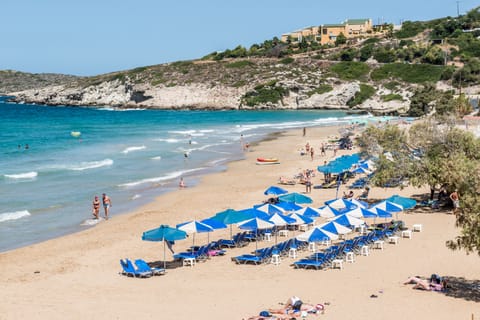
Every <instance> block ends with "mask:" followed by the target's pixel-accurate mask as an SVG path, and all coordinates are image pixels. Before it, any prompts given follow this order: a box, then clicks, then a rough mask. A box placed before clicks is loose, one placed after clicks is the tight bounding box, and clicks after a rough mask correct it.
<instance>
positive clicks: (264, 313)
mask: <svg viewBox="0 0 480 320" xmlns="http://www.w3.org/2000/svg"><path fill="white" fill-rule="evenodd" d="M259 316H260V317H270V316H271V314H270V312H268V311H262V312H260V314H259Z"/></svg>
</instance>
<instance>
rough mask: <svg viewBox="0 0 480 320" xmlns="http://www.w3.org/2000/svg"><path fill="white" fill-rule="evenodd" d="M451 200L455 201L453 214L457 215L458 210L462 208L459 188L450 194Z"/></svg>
mask: <svg viewBox="0 0 480 320" xmlns="http://www.w3.org/2000/svg"><path fill="white" fill-rule="evenodd" d="M450 200H452V202H453V214H454V215H457V210H458V209H459V208H460V196H459V195H458V190H457V189H455V191H453V192H452V193H451V194H450Z"/></svg>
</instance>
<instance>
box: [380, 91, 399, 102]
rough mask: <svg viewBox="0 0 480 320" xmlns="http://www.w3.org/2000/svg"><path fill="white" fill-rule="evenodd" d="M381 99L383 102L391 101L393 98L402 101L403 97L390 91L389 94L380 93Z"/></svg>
mask: <svg viewBox="0 0 480 320" xmlns="http://www.w3.org/2000/svg"><path fill="white" fill-rule="evenodd" d="M382 100H383V101H385V102H388V101H393V100H399V101H403V97H402V96H401V95H399V94H396V93H390V94H385V95H382Z"/></svg>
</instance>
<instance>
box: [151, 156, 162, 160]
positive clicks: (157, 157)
mask: <svg viewBox="0 0 480 320" xmlns="http://www.w3.org/2000/svg"><path fill="white" fill-rule="evenodd" d="M150 159H152V160H161V159H162V157H161V156H156V157H151V158H150Z"/></svg>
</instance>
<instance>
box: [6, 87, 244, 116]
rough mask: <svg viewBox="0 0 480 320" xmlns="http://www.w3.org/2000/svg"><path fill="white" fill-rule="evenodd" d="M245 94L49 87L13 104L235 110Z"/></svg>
mask: <svg viewBox="0 0 480 320" xmlns="http://www.w3.org/2000/svg"><path fill="white" fill-rule="evenodd" d="M244 93H245V90H241V89H236V88H229V87H222V86H216V87H209V86H206V85H202V84H190V85H185V86H174V87H167V86H161V87H152V86H150V85H144V84H140V85H135V84H129V83H122V82H120V81H119V80H115V81H109V82H102V83H100V84H99V85H95V86H89V87H86V88H79V87H66V86H52V87H46V88H42V89H35V90H26V91H21V92H14V93H12V95H14V96H15V98H14V99H13V101H16V102H28V103H37V104H48V105H78V106H118V107H130V108H131V107H133V108H155V109H237V108H238V106H239V105H240V99H241V96H242V95H243V94H244Z"/></svg>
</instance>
